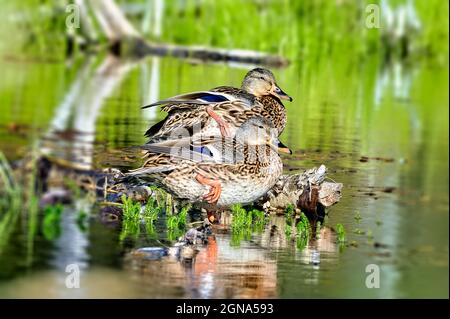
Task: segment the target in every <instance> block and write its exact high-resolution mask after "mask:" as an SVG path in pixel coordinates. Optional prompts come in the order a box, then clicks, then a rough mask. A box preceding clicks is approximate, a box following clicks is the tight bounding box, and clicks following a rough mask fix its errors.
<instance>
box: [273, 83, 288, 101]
mask: <svg viewBox="0 0 450 319" xmlns="http://www.w3.org/2000/svg"><path fill="white" fill-rule="evenodd" d="M275 94H276V95H277V96H278V97H279V98H280V99H282V100H288V101H289V102H292V97H290V96H289V95H287V93H286V92H284V91H283V90H282V89H280V87H279V86H278V85H275Z"/></svg>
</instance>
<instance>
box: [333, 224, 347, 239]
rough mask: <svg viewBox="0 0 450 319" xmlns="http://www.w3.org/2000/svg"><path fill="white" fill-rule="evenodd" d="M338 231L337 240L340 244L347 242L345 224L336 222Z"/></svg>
mask: <svg viewBox="0 0 450 319" xmlns="http://www.w3.org/2000/svg"><path fill="white" fill-rule="evenodd" d="M336 233H337V241H338V243H340V244H343V243H345V242H346V240H347V239H346V235H345V229H344V225H342V224H336Z"/></svg>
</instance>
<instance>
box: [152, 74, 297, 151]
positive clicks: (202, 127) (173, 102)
mask: <svg viewBox="0 0 450 319" xmlns="http://www.w3.org/2000/svg"><path fill="white" fill-rule="evenodd" d="M281 100H289V101H291V102H292V97H290V96H289V95H288V94H286V93H285V92H284V91H283V90H282V89H281V88H280V87H279V85H278V84H277V82H276V79H275V76H274V75H273V73H272V72H271V71H270V70H268V69H264V68H255V69H252V70H250V71H249V72H248V73H247V74H246V75H245V77H244V79H243V81H242V85H241V88H235V87H231V86H220V87H216V88H214V89H211V90H209V91H199V92H191V93H185V94H181V95H177V96H174V97H170V98H168V99H164V100H161V101H158V102H155V103H153V104H150V105H147V106H144V107H143V108H148V107H154V106H158V105H162V111H164V112H167V113H168V115H167V116H166V117H165V118H164V119H163V120H162V121H160V122H158V123H156V124H155V125H153V126H152V127H151V128H149V129H148V130H147V132H146V133H145V136H146V137H149V138H150V140H149V143H153V142H160V141H164V140H167V139H175V138H176V139H178V138H180V136H192V135H210V136H211V135H218V134H219V133H220V135H222V136H224V137H234V136H235V134H236V131H237V129H238V128H239V126H240V125H242V124H243V123H244V122H245V121H246V120H247V119H249V118H251V117H253V116H255V115H260V116H262V117H264V118H266V119H268V120H269V121H270V122H271V126H272V127H274V128H275V129H276V130H277V134H278V136H279V135H281V133H282V132H283V130H284V128H285V127H286V109H285V107H284V105H283V103H282V102H281Z"/></svg>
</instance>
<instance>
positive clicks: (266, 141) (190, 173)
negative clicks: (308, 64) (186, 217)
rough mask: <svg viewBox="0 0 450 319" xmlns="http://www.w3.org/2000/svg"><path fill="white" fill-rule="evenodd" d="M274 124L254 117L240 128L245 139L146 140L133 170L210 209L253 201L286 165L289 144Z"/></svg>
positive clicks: (267, 187)
mask: <svg viewBox="0 0 450 319" xmlns="http://www.w3.org/2000/svg"><path fill="white" fill-rule="evenodd" d="M269 124H270V123H269V122H268V120H267V119H264V118H261V117H254V118H251V119H249V120H248V121H246V122H245V123H244V124H243V125H242V126H241V127H240V128H239V132H238V134H237V135H236V136H239V138H234V139H227V138H222V137H215V138H214V137H211V138H209V139H206V140H205V139H202V140H195V139H192V138H185V139H181V140H168V141H163V142H160V143H151V144H146V145H145V146H144V149H146V150H147V154H146V158H147V159H146V161H145V163H144V165H143V166H142V167H141V168H139V169H136V170H133V171H130V172H129V173H128V174H129V175H134V176H137V177H139V178H140V179H144V180H146V179H150V180H152V181H153V182H155V181H156V182H157V183H158V184H159V185H160V186H162V187H164V188H165V189H166V190H167V191H169V192H170V193H172V194H174V195H175V196H177V197H179V198H182V199H187V200H189V201H191V202H193V203H202V206H204V207H205V208H208V207H209V208H212V207H214V208H216V207H228V206H230V205H232V204H236V203H241V204H248V203H251V202H253V201H255V200H256V199H258V198H259V197H261V196H263V195H264V194H265V193H266V192H267V191H268V190H269V189H270V188H271V187H272V186H273V185H275V183H276V181H277V180H278V178H279V176H280V175H281V173H282V169H283V164H282V161H281V159H280V156H279V155H278V153H277V151H285V150H286V149H287V148H286V147H285V146H284V145H282V144H281V143H280V142H279V141H278V137H277V134H276V131H275V130H273V129H270V127H269ZM280 146H281V148H280ZM205 201H206V202H207V203H208V204H207V203H205Z"/></svg>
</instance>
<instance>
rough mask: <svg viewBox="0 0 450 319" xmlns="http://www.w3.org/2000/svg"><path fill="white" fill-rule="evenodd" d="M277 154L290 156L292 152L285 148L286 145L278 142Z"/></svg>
mask: <svg viewBox="0 0 450 319" xmlns="http://www.w3.org/2000/svg"><path fill="white" fill-rule="evenodd" d="M277 147H278V153H286V154H289V155H291V154H292V151H291V149H290V148H289V147H287V146H286V145H284V144H283V143H281V142H280V141H278V145H277Z"/></svg>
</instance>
